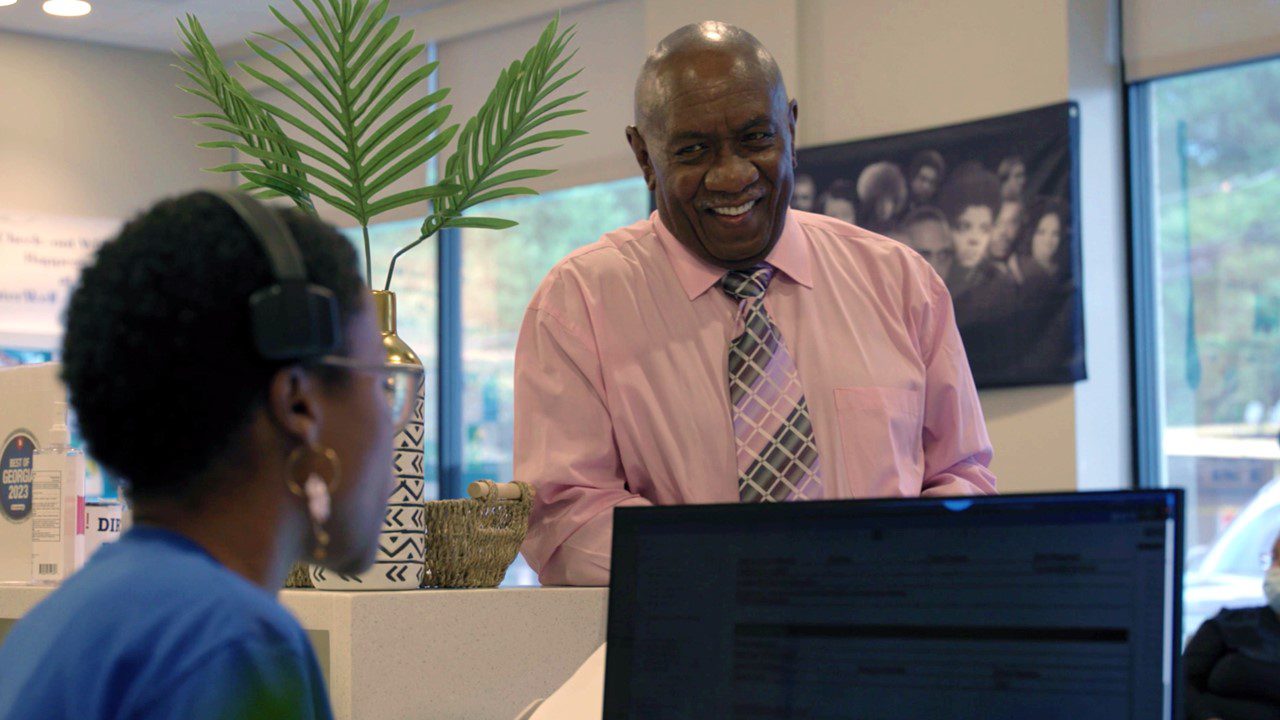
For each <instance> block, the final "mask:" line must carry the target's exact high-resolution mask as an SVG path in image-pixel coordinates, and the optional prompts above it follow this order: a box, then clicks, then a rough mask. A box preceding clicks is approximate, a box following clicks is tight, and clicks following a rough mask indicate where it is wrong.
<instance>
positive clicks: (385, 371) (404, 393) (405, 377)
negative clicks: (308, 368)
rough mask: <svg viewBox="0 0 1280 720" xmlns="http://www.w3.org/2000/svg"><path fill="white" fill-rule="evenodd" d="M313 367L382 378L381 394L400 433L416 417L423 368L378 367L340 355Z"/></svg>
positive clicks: (411, 366)
mask: <svg viewBox="0 0 1280 720" xmlns="http://www.w3.org/2000/svg"><path fill="white" fill-rule="evenodd" d="M312 364H314V365H324V366H326V367H336V368H342V369H344V370H354V371H356V372H367V373H373V374H375V375H381V376H382V392H383V395H384V396H385V398H386V401H387V412H388V413H389V414H390V416H391V422H392V424H393V425H394V427H396V428H397V429H402V428H404V426H405V424H406V423H408V422H409V418H410V417H412V415H413V410H414V406H415V405H416V404H417V400H418V396H419V392H418V390H419V388H420V386H421V383H422V379H423V372H422V366H420V365H377V364H374V363H364V362H360V361H359V360H355V359H353V358H349V357H342V356H341V355H324V356H321V357H318V358H316V359H315V360H314V361H312Z"/></svg>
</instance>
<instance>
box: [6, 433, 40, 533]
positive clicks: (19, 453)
mask: <svg viewBox="0 0 1280 720" xmlns="http://www.w3.org/2000/svg"><path fill="white" fill-rule="evenodd" d="M35 449H36V443H35V440H33V439H32V438H31V436H30V435H27V434H26V433H24V432H22V431H18V432H15V433H13V434H12V435H10V436H9V438H8V440H6V441H5V444H4V451H3V452H0V512H2V513H4V516H5V517H7V518H9V519H10V520H25V519H27V516H29V515H31V455H32V453H34V452H35Z"/></svg>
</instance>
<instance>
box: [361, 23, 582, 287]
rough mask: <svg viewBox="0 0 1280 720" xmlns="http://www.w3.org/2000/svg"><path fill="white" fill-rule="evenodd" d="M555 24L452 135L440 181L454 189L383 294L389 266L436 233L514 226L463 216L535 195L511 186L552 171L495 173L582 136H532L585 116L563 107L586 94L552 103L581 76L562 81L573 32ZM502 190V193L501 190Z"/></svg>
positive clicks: (398, 253)
mask: <svg viewBox="0 0 1280 720" xmlns="http://www.w3.org/2000/svg"><path fill="white" fill-rule="evenodd" d="M559 24H560V18H559V16H557V17H556V18H555V19H553V20H552V21H551V22H550V23H548V24H547V27H546V28H545V29H544V30H543V31H542V34H541V36H539V37H538V41H537V42H536V43H534V45H533V47H532V48H530V49H529V51H528V52H527V53H525V55H524V58H522V59H520V60H516V61H515V62H513V63H511V65H510V66H508V67H507V68H506V69H504V70H503V71H502V72H501V73H500V74H499V75H498V82H497V84H496V85H495V86H494V88H493V90H492V91H491V92H490V93H489V97H488V98H487V99H486V100H485V102H484V105H482V106H481V107H480V110H479V111H478V112H477V113H476V114H475V116H474V117H472V118H471V119H470V120H468V121H467V122H466V125H464V126H463V128H462V132H461V133H459V135H458V145H457V147H456V148H455V150H454V152H453V154H452V155H451V156H450V157H449V160H448V161H447V162H446V163H445V171H444V179H445V181H446V182H448V183H452V184H454V185H456V186H457V189H456V190H455V191H454V192H452V193H450V194H448V195H445V196H443V197H442V198H441V199H440V201H439V202H437V203H436V205H435V207H434V212H432V213H431V214H430V215H429V216H427V219H426V220H425V221H424V222H423V224H422V232H421V233H420V237H419V238H418V239H417V240H416V241H414V242H412V243H410V244H408V245H406V246H404V247H402V248H400V249H399V250H398V251H396V253H395V255H393V256H392V258H391V264H390V267H388V269H387V281H386V287H390V286H391V277H392V275H393V273H394V272H395V267H396V260H397V259H399V257H400V256H401V255H403V254H404V253H406V252H408V251H409V250H412V249H413V248H414V247H416V246H417V245H419V244H421V243H422V242H423V241H424V240H426V239H427V238H428V237H431V235H433V234H435V233H436V232H437V231H438V230H440V229H441V228H446V227H452V228H464V227H471V228H486V229H494V230H501V229H504V228H508V227H512V226H513V225H515V224H516V223H514V222H512V221H510V220H502V219H499V218H485V217H475V216H466V215H463V214H462V213H463V211H465V210H468V209H470V208H471V207H474V206H475V205H478V204H480V203H483V202H488V201H489V200H496V199H499V198H503V197H510V196H514V195H536V194H537V192H536V191H534V190H532V189H531V188H528V187H523V186H518V185H516V186H512V185H511V183H517V182H521V181H523V180H530V179H533V178H537V177H542V176H544V175H549V174H551V173H552V172H554V171H552V170H534V169H528V170H517V171H509V172H499V171H501V170H502V169H503V168H505V167H507V166H508V165H510V164H512V163H514V162H517V161H519V160H523V159H526V158H529V157H532V156H534V155H538V154H541V153H544V152H547V151H549V150H554V149H556V148H558V147H560V146H559V145H554V144H551V143H552V142H553V141H556V140H563V139H565V138H570V137H574V136H577V135H585V134H586V132H585V131H583V130H567V129H566V130H543V131H542V132H536V133H535V132H533V131H534V130H536V129H538V128H540V127H542V126H544V125H546V124H547V123H549V122H551V121H553V120H557V119H559V118H563V117H568V116H570V115H576V114H578V113H581V112H584V111H583V110H582V109H578V108H569V107H566V106H568V105H569V104H570V103H572V102H573V101H575V100H577V99H579V98H581V97H582V96H583V95H585V93H575V94H571V95H563V96H560V97H556V98H552V95H553V94H554V93H555V92H556V91H557V90H559V89H560V88H561V87H563V86H564V84H565V83H567V82H569V81H570V80H572V79H573V78H575V77H577V75H578V73H580V72H582V71H581V70H578V71H575V72H572V73H568V74H562V72H563V71H564V69H565V66H566V65H567V64H568V63H569V61H570V60H572V59H573V56H574V55H575V54H576V51H574V52H569V53H568V54H566V50H567V49H568V46H569V42H570V41H571V40H572V39H573V35H574V33H573V27H572V26H571V27H569V28H566V29H565V30H563V31H561V30H560V28H559ZM504 185H505V186H507V187H501V186H504Z"/></svg>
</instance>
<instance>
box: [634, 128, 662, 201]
mask: <svg viewBox="0 0 1280 720" xmlns="http://www.w3.org/2000/svg"><path fill="white" fill-rule="evenodd" d="M627 144H628V145H630V146H631V152H632V153H633V154H634V155H635V156H636V163H637V164H638V165H639V166H640V172H642V173H644V182H645V184H646V185H648V186H649V191H650V192H653V191H654V190H657V189H658V181H657V178H656V177H655V176H654V174H653V161H652V160H651V159H650V158H649V146H648V145H647V144H646V143H645V141H644V137H643V136H641V135H640V131H639V130H637V129H636V126H635V125H629V126H627Z"/></svg>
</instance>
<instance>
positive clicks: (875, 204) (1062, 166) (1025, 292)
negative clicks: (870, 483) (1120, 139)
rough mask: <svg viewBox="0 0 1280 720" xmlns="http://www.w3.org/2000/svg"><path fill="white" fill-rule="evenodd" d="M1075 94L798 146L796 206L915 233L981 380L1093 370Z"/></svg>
mask: <svg viewBox="0 0 1280 720" xmlns="http://www.w3.org/2000/svg"><path fill="white" fill-rule="evenodd" d="M1076 116H1077V109H1076V106H1075V105H1074V104H1072V103H1061V104H1058V105H1052V106H1049V107H1043V108H1037V109H1035V110H1027V111H1024V112H1019V113H1014V114H1011V115H1002V116H999V117H993V118H987V119H985V120H977V121H974V122H969V123H964V124H962V125H952V126H949V127H943V128H937V129H933V130H922V131H919V132H914V133H908V134H905V135H894V136H891V137H881V138H874V139H870V140H859V141H856V142H849V143H843V144H839V145H827V146H823V147H813V148H803V149H801V150H800V151H799V153H798V156H799V163H800V164H799V167H798V168H797V170H796V175H795V191H794V193H793V194H792V206H793V207H796V208H798V209H801V210H812V211H815V212H820V213H823V214H826V215H830V216H832V217H837V218H840V219H842V220H845V221H847V222H851V223H854V224H857V225H860V226H862V227H864V228H866V229H868V230H871V231H873V232H877V233H881V234H884V235H887V236H889V237H891V238H893V239H895V240H899V241H901V242H903V243H905V244H907V245H909V246H910V247H911V248H912V249H914V250H915V251H916V252H918V253H920V255H921V256H923V257H924V258H925V259H926V260H928V261H929V264H930V265H932V266H933V268H934V270H936V271H937V273H938V276H939V277H940V278H941V279H942V280H943V281H944V282H945V283H946V285H947V289H948V290H949V291H950V293H951V298H952V302H953V304H954V306H955V315H956V325H957V326H958V327H959V329H960V336H961V338H962V339H963V340H964V349H965V353H966V354H967V355H968V358H969V365H970V368H971V369H972V370H973V378H974V381H975V382H976V383H977V385H978V387H980V388H986V387H1000V386H1010V385H1040V384H1052V383H1071V382H1075V381H1077V380H1083V379H1084V378H1085V363H1084V326H1083V314H1084V313H1083V296H1082V293H1081V280H1082V278H1081V276H1080V238H1079V235H1078V228H1079V227H1080V224H1079V222H1078V221H1077V220H1078V217H1077V216H1078V211H1077V203H1076V177H1077V175H1078V168H1077V164H1078V154H1077V153H1076V142H1075V138H1076Z"/></svg>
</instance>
